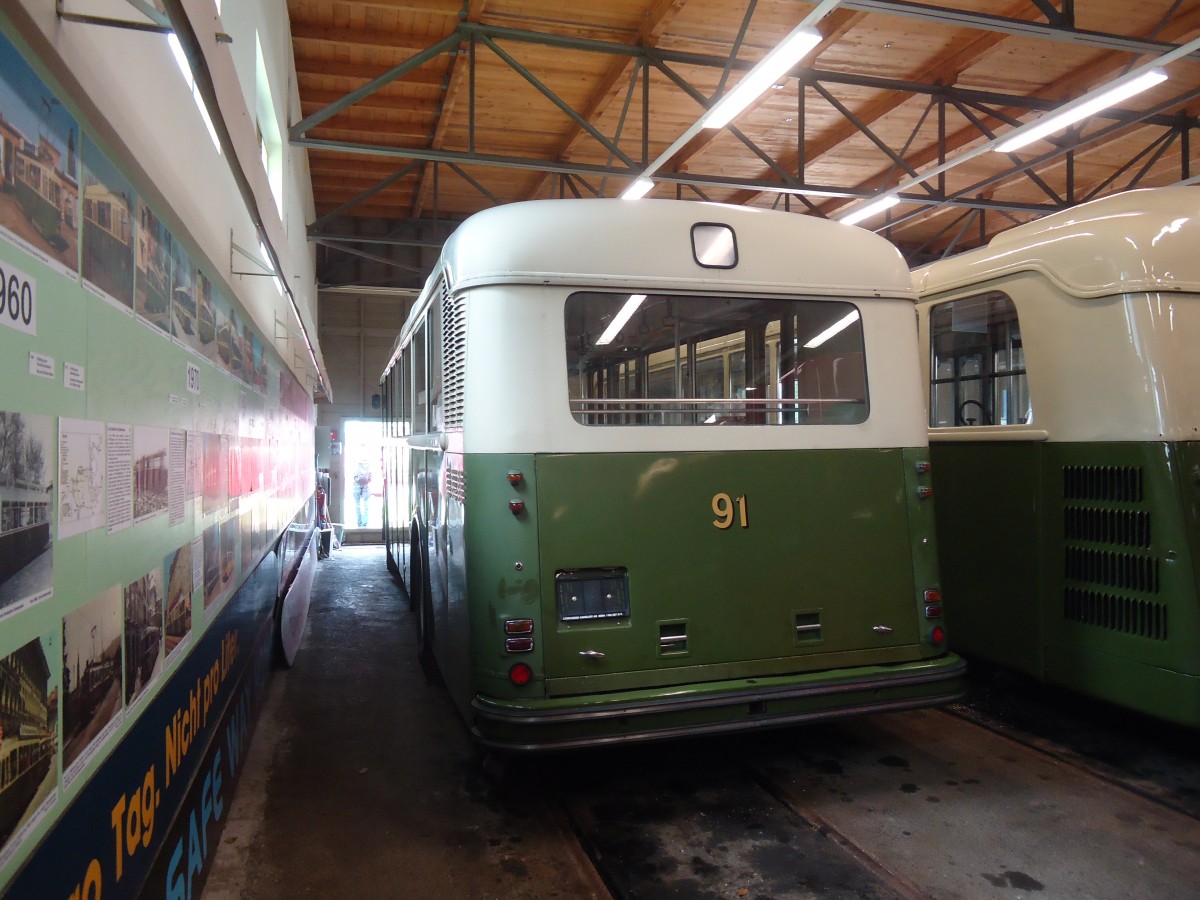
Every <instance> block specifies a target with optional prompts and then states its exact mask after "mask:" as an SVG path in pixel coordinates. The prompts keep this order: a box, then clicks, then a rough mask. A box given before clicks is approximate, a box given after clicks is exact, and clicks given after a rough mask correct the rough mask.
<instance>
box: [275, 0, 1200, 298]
mask: <svg viewBox="0 0 1200 900" xmlns="http://www.w3.org/2000/svg"><path fill="white" fill-rule="evenodd" d="M287 5H288V12H289V15H290V18H291V30H292V40H293V46H294V51H295V59H296V69H297V77H298V87H299V93H300V101H301V110H302V114H303V117H304V118H303V121H301V122H293V123H291V140H292V142H293V144H297V145H302V146H307V147H308V154H309V163H310V169H311V173H312V184H313V193H314V196H315V199H316V209H317V218H316V220H315V221H314V222H313V223H312V224H311V225H310V236H311V237H312V239H314V240H316V241H317V243H318V245H319V246H320V251H319V273H318V274H319V279H320V281H321V282H322V284H323V285H325V286H341V285H365V286H375V287H383V288H387V287H399V288H413V287H416V286H419V285H420V283H421V281H422V280H423V278H424V274H425V273H426V272H427V271H428V270H429V268H430V267H431V265H432V263H433V261H434V259H436V252H437V250H436V248H437V246H438V245H439V244H440V241H441V240H442V239H444V237H445V234H446V233H448V231H449V230H451V229H452V227H453V225H454V224H455V223H457V222H459V221H461V220H462V219H464V218H465V217H467V216H468V215H470V214H471V213H473V212H476V211H478V210H480V209H484V208H486V207H489V206H494V205H496V204H499V203H507V202H512V201H516V200H527V199H534V198H544V197H562V196H570V197H574V196H580V197H594V196H605V197H612V196H616V195H618V194H619V193H620V192H621V191H622V190H624V189H625V188H626V187H627V186H628V185H629V184H630V182H631V181H632V179H633V178H634V177H636V176H637V175H638V174H640V172H641V171H642V170H643V169H644V168H645V167H646V164H647V163H649V162H651V161H653V160H655V159H657V158H658V157H659V156H660V155H661V154H662V153H663V152H664V151H665V150H666V149H667V148H668V147H670V146H671V145H672V144H673V143H675V142H676V141H677V139H679V138H680V137H681V136H682V135H684V134H685V132H687V131H688V130H689V128H691V127H692V126H693V125H694V123H695V122H696V120H697V119H698V118H699V117H700V115H701V114H702V113H703V112H704V111H705V109H706V108H707V107H708V106H710V105H711V104H712V102H714V98H715V97H716V96H717V95H719V94H720V93H721V92H723V91H724V90H726V89H727V88H728V87H731V86H733V85H735V84H736V82H737V79H739V78H740V77H741V76H742V74H743V73H744V72H745V71H746V70H747V69H749V68H750V67H751V66H752V65H753V64H754V63H755V62H757V61H758V60H759V59H761V58H762V56H763V55H765V54H766V53H767V52H768V51H769V50H770V49H771V48H772V47H774V46H775V45H776V44H777V43H778V42H779V41H780V40H781V38H782V37H783V36H784V35H786V34H787V33H788V32H789V31H791V30H792V29H793V28H794V27H795V26H796V25H797V24H799V23H800V22H801V21H802V20H803V19H804V18H805V17H806V16H808V15H809V14H810V13H811V12H812V11H813V9H814V7H815V6H816V4H811V3H801V2H796V0H757V2H755V0H749V2H747V0H597V2H593V3H579V4H565V3H562V2H561V0H288V4H287ZM817 28H818V29H819V30H820V32H821V34H822V36H823V38H824V40H823V41H822V43H821V44H820V45H819V46H818V47H817V49H816V50H815V51H814V52H813V53H810V54H809V55H808V56H807V57H806V58H805V59H804V61H803V62H802V63H800V64H799V65H798V66H797V67H796V68H795V69H793V70H792V72H791V73H790V74H789V75H788V76H787V77H785V78H782V79H781V80H780V81H779V82H778V83H777V84H776V86H775V87H774V88H773V89H772V90H769V91H768V92H767V94H766V95H765V96H764V97H762V98H761V100H760V101H759V102H758V103H757V104H755V105H753V106H752V107H751V108H750V109H748V110H747V111H746V112H744V113H743V114H742V115H740V116H739V117H738V118H737V119H735V120H734V122H733V123H732V125H731V126H727V127H725V128H723V129H719V130H716V131H711V130H704V131H700V132H699V133H698V134H696V135H695V136H694V137H692V138H691V139H689V140H687V141H685V142H683V143H682V145H681V146H680V147H679V148H678V149H677V150H676V151H675V152H674V153H673V154H672V155H671V157H670V158H669V159H668V160H666V161H665V162H664V163H663V164H662V166H661V168H659V169H658V171H657V172H656V173H655V176H654V177H655V179H656V186H655V189H654V191H653V193H652V194H651V195H650V196H653V197H679V198H682V199H685V200H698V199H707V200H714V201H721V202H728V203H738V204H748V205H753V206H762V207H776V208H780V209H788V210H790V211H792V212H794V213H796V214H808V215H822V216H829V217H834V216H837V215H840V214H841V213H843V212H845V211H846V210H848V209H849V208H851V207H853V206H854V205H858V204H861V202H862V198H864V197H869V196H871V195H874V194H877V193H879V192H881V191H882V190H884V189H887V188H895V187H897V186H898V185H899V186H901V196H902V197H903V198H905V200H904V201H903V202H902V203H901V204H900V205H899V206H896V207H894V208H893V209H892V210H891V211H890V212H889V213H887V214H886V215H885V214H880V215H877V216H875V217H874V218H872V219H868V220H867V221H866V222H864V223H863V225H864V227H868V228H872V229H874V230H876V231H879V232H880V233H882V234H884V235H886V236H887V237H889V238H890V239H891V240H892V241H893V242H894V243H895V244H896V245H897V246H899V247H900V248H901V250H902V251H903V252H904V253H905V255H906V256H907V257H908V258H909V260H910V261H911V262H913V263H914V264H915V263H917V262H921V261H924V260H927V259H930V258H933V257H936V256H939V255H942V254H944V253H946V252H954V251H958V250H963V249H967V248H969V247H972V246H976V245H978V244H979V243H981V242H984V241H986V240H987V239H988V238H989V237H990V236H991V235H993V234H995V233H996V232H998V231H1000V230H1003V229H1006V228H1009V227H1011V226H1013V225H1014V224H1017V223H1019V222H1024V221H1028V220H1029V219H1031V218H1034V217H1036V216H1038V215H1043V214H1045V213H1047V212H1050V211H1053V210H1056V209H1062V208H1064V207H1067V206H1071V205H1073V204H1075V203H1079V202H1082V201H1084V200H1087V199H1090V198H1091V197H1093V196H1099V195H1102V194H1107V193H1113V192H1116V191H1120V190H1125V189H1128V188H1130V187H1136V186H1151V185H1163V184H1174V183H1179V182H1182V181H1189V180H1190V179H1192V177H1193V173H1194V172H1198V171H1200V166H1197V164H1196V156H1197V152H1198V151H1197V149H1196V147H1195V146H1194V145H1195V144H1198V143H1200V141H1197V140H1196V137H1197V131H1196V127H1197V125H1198V124H1200V122H1198V120H1197V118H1196V115H1197V112H1198V111H1200V58H1198V57H1197V56H1195V55H1188V56H1184V57H1182V58H1180V59H1178V60H1176V61H1173V62H1170V63H1169V64H1168V65H1166V66H1165V67H1164V68H1165V71H1166V72H1167V74H1168V75H1169V80H1167V81H1166V82H1164V83H1162V84H1160V85H1158V86H1157V87H1155V88H1154V89H1152V90H1150V91H1148V92H1146V93H1144V94H1141V95H1139V96H1137V97H1135V98H1133V99H1130V100H1128V101H1125V103H1124V104H1122V105H1121V106H1119V107H1118V108H1116V109H1115V110H1111V111H1109V112H1108V113H1106V114H1102V115H1097V116H1094V117H1092V118H1090V119H1087V120H1085V121H1084V122H1082V123H1080V125H1078V126H1075V127H1073V128H1072V129H1069V130H1067V131H1064V132H1060V133H1059V134H1058V135H1057V136H1055V137H1054V138H1052V139H1049V140H1043V141H1039V142H1036V143H1034V144H1032V145H1030V146H1029V147H1027V148H1025V149H1024V150H1022V151H1019V152H1018V153H1016V154H1004V153H998V152H990V151H989V152H986V153H980V152H976V153H975V155H973V156H972V155H971V151H972V150H974V149H976V148H979V147H981V146H982V145H983V144H985V143H987V142H988V141H989V140H991V139H992V138H993V137H995V136H997V135H1000V134H1003V133H1005V132H1006V131H1009V130H1011V129H1012V128H1014V127H1015V126H1016V125H1019V124H1020V123H1021V122H1025V121H1029V120H1031V119H1033V118H1036V117H1037V116H1038V115H1040V114H1041V113H1042V112H1043V111H1044V110H1046V109H1053V108H1054V107H1056V106H1059V105H1061V104H1063V103H1065V102H1067V101H1069V100H1072V99H1074V98H1076V97H1079V96H1080V95H1082V94H1085V93H1087V92H1088V91H1090V90H1093V89H1095V88H1097V87H1099V86H1100V85H1102V84H1105V83H1106V82H1108V81H1111V80H1112V79H1114V78H1117V77H1118V76H1121V75H1122V74H1123V73H1124V72H1126V71H1128V70H1130V69H1132V68H1135V67H1137V66H1141V65H1143V64H1145V63H1147V62H1149V61H1150V60H1152V59H1154V58H1156V57H1158V56H1161V55H1162V54H1164V53H1167V52H1168V51H1171V50H1174V49H1175V48H1176V47H1177V46H1179V45H1182V44H1185V43H1187V42H1189V41H1192V40H1194V39H1195V38H1197V36H1198V35H1200V0H1138V2H1136V3H1135V2H1130V0H953V2H951V0H943V2H942V3H941V4H937V5H934V4H926V3H914V2H908V0H843V2H841V3H840V4H838V5H836V6H835V7H834V8H833V9H832V10H831V11H829V12H828V14H826V15H825V16H824V17H823V18H822V19H821V20H820V22H819V24H818V25H817ZM956 160H959V163H958V164H953V165H951V166H950V167H949V168H947V169H946V170H945V171H944V172H942V173H941V174H938V175H934V176H932V177H930V178H928V180H926V181H918V180H917V176H918V175H919V174H923V173H926V172H928V171H929V170H930V169H932V168H934V167H936V166H939V165H940V164H941V163H943V162H950V163H955V161H956Z"/></svg>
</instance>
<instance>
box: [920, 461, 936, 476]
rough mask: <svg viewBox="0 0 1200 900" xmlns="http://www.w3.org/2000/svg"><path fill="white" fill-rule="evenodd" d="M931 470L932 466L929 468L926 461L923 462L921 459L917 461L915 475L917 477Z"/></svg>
mask: <svg viewBox="0 0 1200 900" xmlns="http://www.w3.org/2000/svg"><path fill="white" fill-rule="evenodd" d="M932 468H933V466H931V465H930V464H929V463H928V462H927V461H926V460H923V459H919V460H917V474H918V475H924V474H925V473H926V472H928V471H929V470H930V469H932Z"/></svg>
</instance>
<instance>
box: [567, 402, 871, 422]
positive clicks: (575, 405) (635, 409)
mask: <svg viewBox="0 0 1200 900" xmlns="http://www.w3.org/2000/svg"><path fill="white" fill-rule="evenodd" d="M865 403H866V398H856V397H785V398H758V397H745V398H742V397H734V398H725V397H669V398H654V397H612V398H603V399H602V398H595V399H587V400H582V399H577V398H574V399H572V400H571V412H572V413H579V414H580V415H586V416H590V417H595V420H596V421H597V422H611V421H613V420H614V419H616V418H619V417H627V418H631V419H633V420H634V421H641V420H645V421H647V422H649V421H651V417H652V416H654V417H656V418H657V419H658V421H659V422H660V423H662V422H664V421H665V417H666V415H667V414H668V413H685V414H687V415H688V416H689V417H691V418H693V419H697V418H698V417H699V416H700V415H702V414H705V413H707V414H708V415H709V416H710V417H711V420H710V419H704V420H700V421H698V422H697V423H696V424H708V425H719V424H722V423H723V422H728V421H730V420H732V419H735V418H737V417H741V416H746V417H749V416H755V417H763V416H764V415H765V414H768V413H771V414H774V416H775V421H776V422H778V421H779V418H781V417H782V416H784V415H789V414H795V415H801V414H806V413H808V412H809V411H810V409H811V408H812V407H818V408H821V407H829V406H837V405H847V404H865Z"/></svg>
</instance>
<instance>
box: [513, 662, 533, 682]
mask: <svg viewBox="0 0 1200 900" xmlns="http://www.w3.org/2000/svg"><path fill="white" fill-rule="evenodd" d="M508 680H509V681H511V682H512V683H513V684H515V685H516V686H517V687H524V686H525V685H527V684H529V682H530V681H532V680H533V669H531V668H529V666H528V665H527V664H525V663H517V664H516V665H514V666H513V667H512V668H511V669H509V670H508Z"/></svg>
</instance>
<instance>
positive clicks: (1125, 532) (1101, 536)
mask: <svg viewBox="0 0 1200 900" xmlns="http://www.w3.org/2000/svg"><path fill="white" fill-rule="evenodd" d="M1063 537H1065V538H1066V539H1067V540H1068V541H1089V542H1091V543H1094V544H1119V545H1121V546H1123V547H1143V548H1145V549H1147V550H1148V549H1150V513H1148V512H1144V511H1140V510H1125V509H1097V508H1095V507H1090V506H1089V507H1077V506H1068V507H1067V508H1066V509H1064V510H1063Z"/></svg>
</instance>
